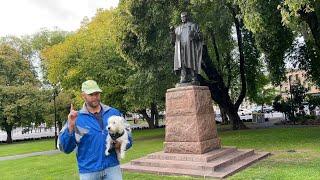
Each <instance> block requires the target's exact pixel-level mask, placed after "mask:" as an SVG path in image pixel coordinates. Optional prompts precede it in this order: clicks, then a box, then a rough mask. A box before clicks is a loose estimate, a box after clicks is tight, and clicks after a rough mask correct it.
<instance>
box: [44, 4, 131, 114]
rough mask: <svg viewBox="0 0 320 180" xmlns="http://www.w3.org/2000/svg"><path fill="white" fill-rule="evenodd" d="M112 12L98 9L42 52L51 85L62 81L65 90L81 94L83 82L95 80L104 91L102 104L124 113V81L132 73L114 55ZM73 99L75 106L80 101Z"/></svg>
mask: <svg viewBox="0 0 320 180" xmlns="http://www.w3.org/2000/svg"><path fill="white" fill-rule="evenodd" d="M115 25H116V23H115V17H114V10H98V11H97V14H96V16H95V17H94V18H93V19H92V21H91V22H88V23H85V24H83V25H82V27H81V29H80V30H79V31H77V32H76V33H74V34H72V35H69V36H67V38H66V39H65V41H64V42H63V43H60V44H56V45H54V46H51V47H47V48H45V49H44V50H43V51H42V52H41V57H42V59H43V62H44V65H45V66H46V68H47V70H48V79H49V81H50V82H51V83H57V82H61V85H62V87H63V88H64V89H65V90H73V91H72V94H74V95H78V96H79V95H80V93H79V92H80V86H81V83H82V82H83V81H85V80H86V79H94V80H96V81H97V82H98V84H99V85H100V87H101V88H102V90H103V92H104V93H103V94H102V102H104V103H108V104H111V105H113V106H115V107H117V108H120V109H121V110H123V111H125V110H126V105H125V103H124V102H123V97H122V96H123V94H124V92H125V86H124V85H125V82H126V79H127V77H128V76H129V75H130V73H131V70H130V69H129V67H128V66H127V64H126V62H125V61H123V60H122V59H121V58H120V56H119V55H118V54H117V53H116V52H115V47H116V45H115V41H114V39H115V38H114V33H115ZM76 98H78V100H76V101H75V102H76V103H77V106H78V107H81V106H82V102H81V100H79V97H76Z"/></svg>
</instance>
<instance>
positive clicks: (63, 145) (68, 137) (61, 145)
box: [57, 122, 77, 154]
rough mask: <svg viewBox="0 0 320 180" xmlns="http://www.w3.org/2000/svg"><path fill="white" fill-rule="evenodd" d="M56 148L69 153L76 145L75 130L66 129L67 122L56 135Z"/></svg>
mask: <svg viewBox="0 0 320 180" xmlns="http://www.w3.org/2000/svg"><path fill="white" fill-rule="evenodd" d="M57 144H58V149H59V150H60V151H62V152H64V153H66V154H69V153H71V152H72V151H73V150H74V149H75V147H76V146H77V142H76V138H75V131H74V130H73V131H72V132H71V133H70V132H69V130H68V122H67V123H66V124H65V125H64V127H63V128H62V129H61V131H60V133H59V137H58V143H57Z"/></svg>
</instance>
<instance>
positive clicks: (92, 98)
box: [82, 92, 100, 108]
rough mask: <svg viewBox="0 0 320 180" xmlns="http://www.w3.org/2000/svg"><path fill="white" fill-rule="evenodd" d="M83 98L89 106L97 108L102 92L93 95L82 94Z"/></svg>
mask: <svg viewBox="0 0 320 180" xmlns="http://www.w3.org/2000/svg"><path fill="white" fill-rule="evenodd" d="M82 98H83V99H84V100H85V102H86V104H87V106H90V107H91V108H96V107H98V106H99V105H100V92H94V93H92V94H86V93H82Z"/></svg>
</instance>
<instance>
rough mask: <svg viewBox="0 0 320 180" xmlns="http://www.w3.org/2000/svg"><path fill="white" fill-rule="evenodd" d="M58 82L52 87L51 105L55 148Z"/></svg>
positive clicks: (56, 138)
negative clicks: (52, 108) (52, 107)
mask: <svg viewBox="0 0 320 180" xmlns="http://www.w3.org/2000/svg"><path fill="white" fill-rule="evenodd" d="M59 86H60V83H58V84H55V85H54V87H53V106H54V142H55V149H57V148H58V147H57V140H58V133H57V103H56V97H57V96H58V88H59Z"/></svg>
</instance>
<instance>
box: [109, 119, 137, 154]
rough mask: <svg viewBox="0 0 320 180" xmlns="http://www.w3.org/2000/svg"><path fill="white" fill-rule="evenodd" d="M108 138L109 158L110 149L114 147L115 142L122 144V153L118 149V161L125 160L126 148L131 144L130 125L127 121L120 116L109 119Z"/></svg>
mask: <svg viewBox="0 0 320 180" xmlns="http://www.w3.org/2000/svg"><path fill="white" fill-rule="evenodd" d="M107 129H108V132H109V133H108V136H107V140H106V152H105V154H106V155H107V156H108V155H109V154H110V152H109V151H110V149H112V146H114V144H115V142H119V143H120V144H121V146H120V151H119V150H118V149H116V153H117V157H118V160H120V158H121V159H123V158H124V156H125V150H126V146H127V144H128V142H129V140H128V133H130V132H131V129H130V125H129V124H128V123H126V120H125V119H124V118H123V117H120V116H111V117H109V119H108V126H107Z"/></svg>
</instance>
